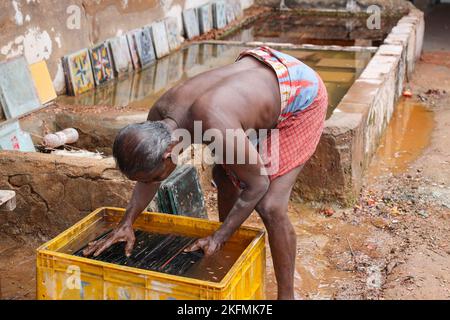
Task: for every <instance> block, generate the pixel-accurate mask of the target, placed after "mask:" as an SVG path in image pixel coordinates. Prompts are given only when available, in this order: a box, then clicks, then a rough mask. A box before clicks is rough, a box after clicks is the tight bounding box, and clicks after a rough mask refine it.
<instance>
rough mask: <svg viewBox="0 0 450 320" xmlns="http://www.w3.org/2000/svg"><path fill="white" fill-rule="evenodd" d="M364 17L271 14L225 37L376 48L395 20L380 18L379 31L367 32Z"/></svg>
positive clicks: (241, 39) (290, 13) (293, 12)
mask: <svg viewBox="0 0 450 320" xmlns="http://www.w3.org/2000/svg"><path fill="white" fill-rule="evenodd" d="M366 20H367V18H365V17H342V16H325V15H314V14H308V15H304V14H299V13H296V12H295V11H292V12H284V13H280V12H274V13H272V14H270V15H269V16H264V17H262V18H261V19H258V20H257V21H255V22H254V23H252V24H250V25H248V26H247V27H244V28H242V29H240V30H238V31H237V32H236V33H234V34H232V35H230V36H228V37H226V40H237V41H245V42H247V41H262V42H283V43H294V44H305V43H308V44H316V45H340V46H354V45H358V46H379V45H381V43H382V42H383V39H384V38H385V37H386V36H387V35H388V33H389V31H390V30H391V29H392V27H394V26H395V25H396V23H397V19H395V18H389V17H383V18H382V19H381V29H379V30H369V29H368V28H367V22H366Z"/></svg>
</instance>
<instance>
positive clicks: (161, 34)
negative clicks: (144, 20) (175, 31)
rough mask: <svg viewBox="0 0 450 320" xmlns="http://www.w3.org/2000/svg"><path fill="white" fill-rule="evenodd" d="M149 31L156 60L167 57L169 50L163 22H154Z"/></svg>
mask: <svg viewBox="0 0 450 320" xmlns="http://www.w3.org/2000/svg"><path fill="white" fill-rule="evenodd" d="M151 29H152V38H153V44H154V46H155V52H156V56H157V57H158V59H160V58H162V57H164V56H167V55H168V54H169V53H170V48H169V40H168V38H167V32H166V24H165V22H164V21H158V22H155V23H153V24H152V26H151Z"/></svg>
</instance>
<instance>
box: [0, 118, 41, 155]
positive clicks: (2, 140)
mask: <svg viewBox="0 0 450 320" xmlns="http://www.w3.org/2000/svg"><path fill="white" fill-rule="evenodd" d="M0 150H10V151H22V152H35V151H36V149H35V148H34V144H33V141H32V140H31V136H30V134H29V133H27V132H24V131H22V129H21V128H20V125H19V121H14V122H8V123H3V124H0Z"/></svg>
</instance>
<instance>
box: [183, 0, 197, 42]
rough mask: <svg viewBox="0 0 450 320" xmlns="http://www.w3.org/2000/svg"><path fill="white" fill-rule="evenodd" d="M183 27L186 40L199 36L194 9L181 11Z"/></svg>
mask: <svg viewBox="0 0 450 320" xmlns="http://www.w3.org/2000/svg"><path fill="white" fill-rule="evenodd" d="M183 25H184V30H185V32H186V36H187V38H188V39H193V38H195V37H198V36H199V35H200V28H199V25H198V19H197V13H196V11H195V9H193V8H192V9H188V10H185V11H183Z"/></svg>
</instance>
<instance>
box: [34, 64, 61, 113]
mask: <svg viewBox="0 0 450 320" xmlns="http://www.w3.org/2000/svg"><path fill="white" fill-rule="evenodd" d="M30 72H31V76H32V78H33V81H34V85H35V87H36V91H37V94H38V96H39V100H40V102H41V103H42V104H46V103H48V102H50V101H53V100H55V99H56V98H57V95H56V92H55V88H54V87H53V82H52V78H51V76H50V72H49V71H48V68H47V62H45V60H43V61H41V62H37V63H33V64H32V65H30Z"/></svg>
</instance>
